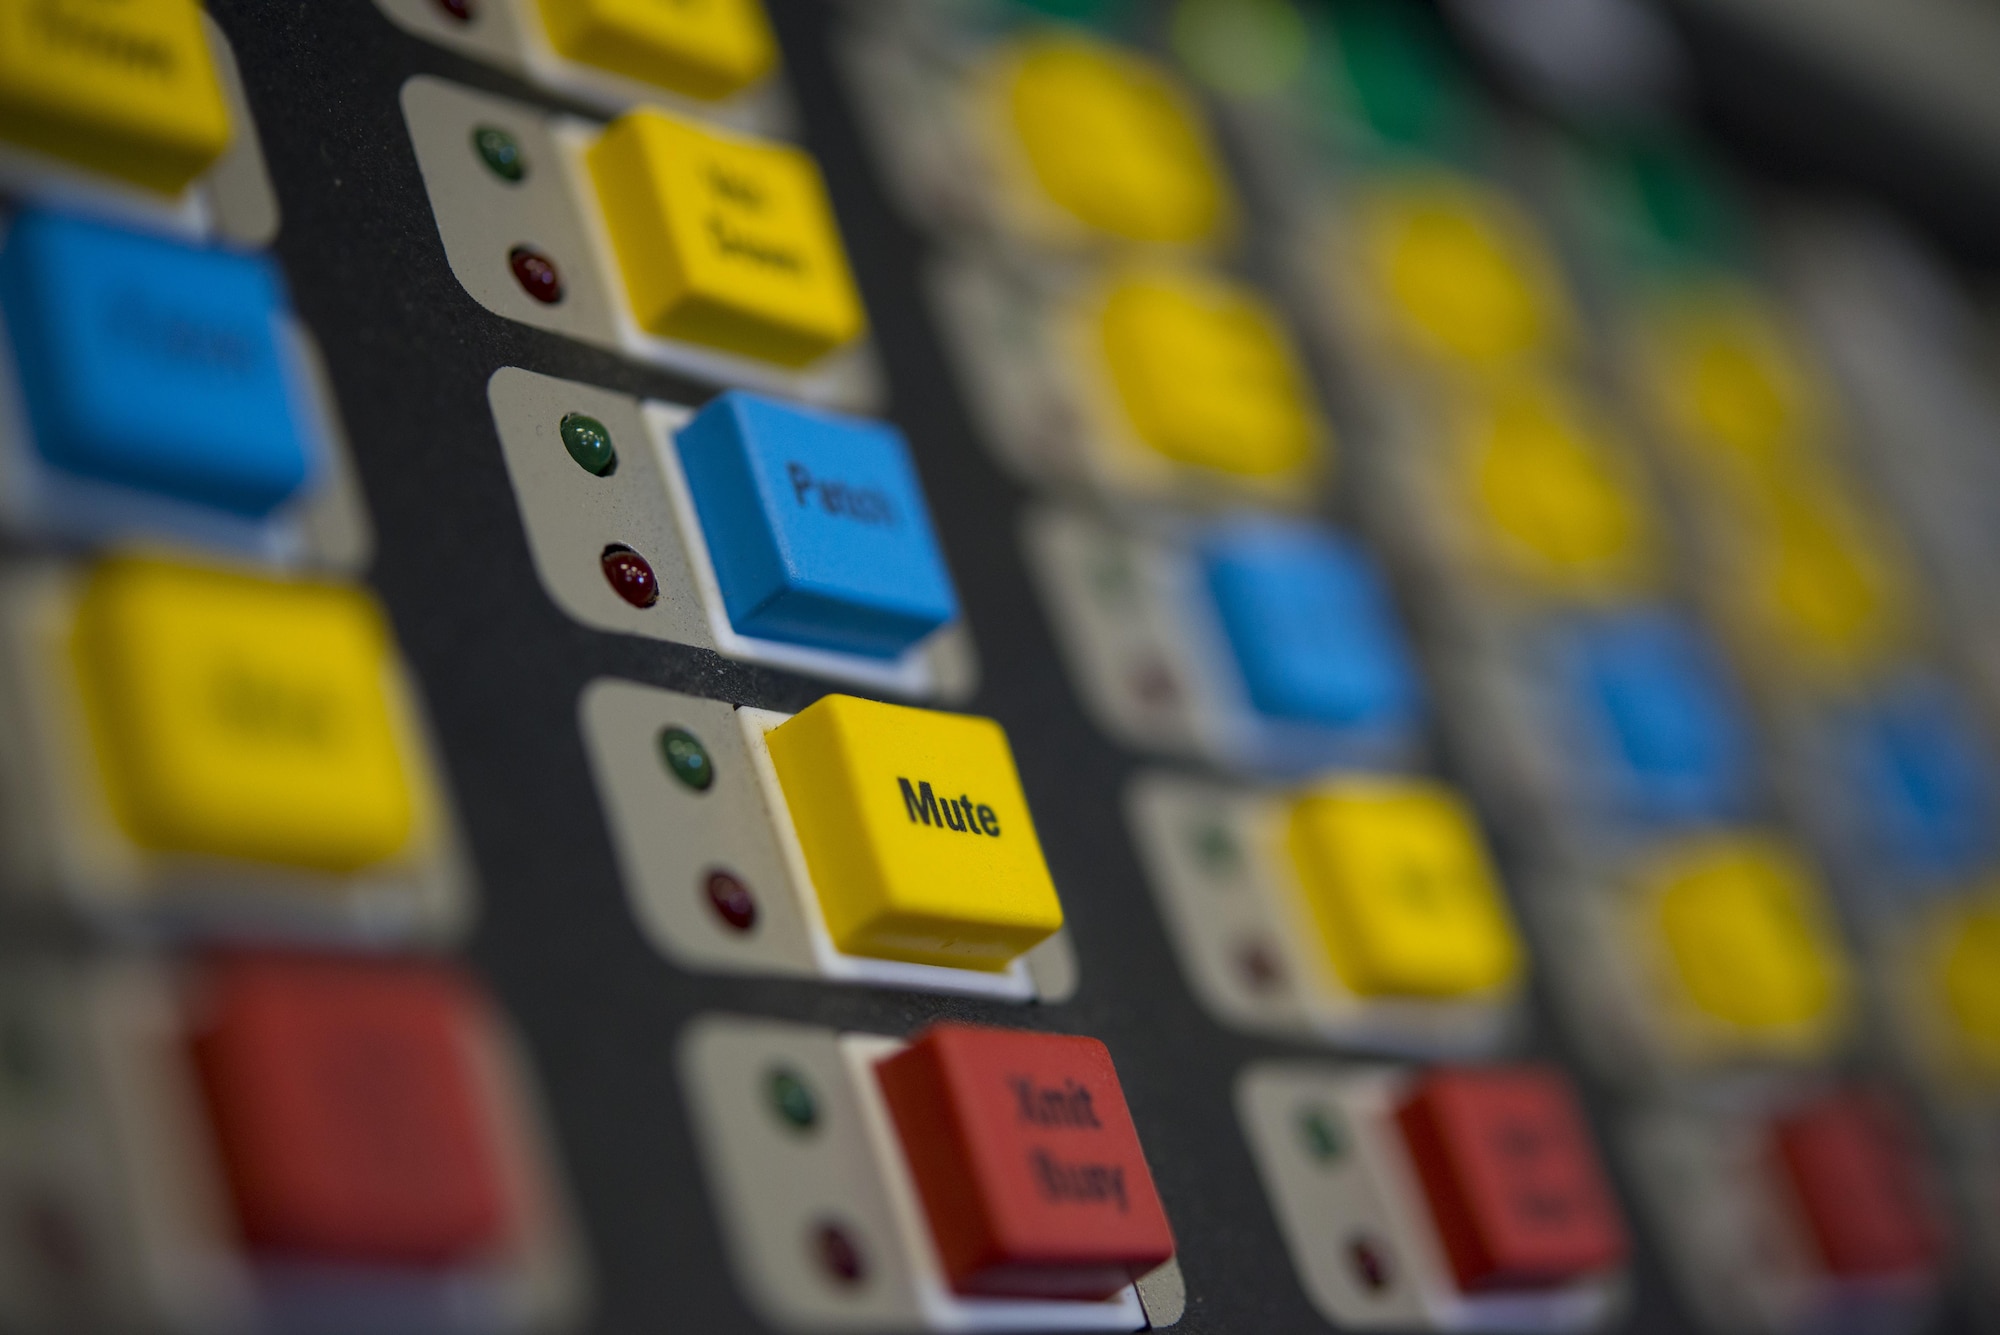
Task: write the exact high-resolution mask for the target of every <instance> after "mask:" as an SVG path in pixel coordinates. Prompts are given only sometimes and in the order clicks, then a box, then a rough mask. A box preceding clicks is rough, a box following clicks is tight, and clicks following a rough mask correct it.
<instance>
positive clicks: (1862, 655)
mask: <svg viewBox="0 0 2000 1335" xmlns="http://www.w3.org/2000/svg"><path fill="white" fill-rule="evenodd" d="M1816 471H1817V470H1815V469H1807V470H1804V471H1803V472H1801V473H1798V474H1795V475H1794V476H1793V479H1792V481H1791V483H1790V484H1789V486H1787V487H1785V488H1783V489H1781V490H1773V491H1772V492H1771V493H1770V494H1768V495H1767V496H1765V497H1763V498H1762V499H1761V501H1760V503H1759V504H1757V505H1754V506H1751V507H1749V509H1748V513H1747V514H1746V516H1745V519H1744V521H1743V522H1742V523H1741V525H1740V530H1741V535H1740V549H1741V551H1742V553H1743V557H1744V566H1745V568H1744V569H1743V570H1742V571H1741V572H1740V575H1739V577H1738V578H1737V579H1735V580H1734V581H1732V583H1731V586H1730V587H1731V589H1732V591H1733V593H1734V594H1735V596H1736V597H1737V599H1738V600H1739V601H1740V603H1741V604H1742V607H1743V611H1744V613H1745V615H1746V617H1747V619H1748V622H1749V624H1747V625H1746V626H1745V627H1744V628H1743V629H1744V632H1745V634H1746V635H1747V637H1748V638H1749V641H1750V648H1751V650H1752V652H1753V653H1761V654H1763V655H1765V656H1767V657H1770V658H1771V659H1772V661H1773V664H1774V666H1778V667H1782V668H1786V669H1791V670H1796V669H1800V668H1803V669H1805V670H1806V671H1808V672H1812V673H1816V674H1825V675H1829V676H1835V677H1839V676H1844V675H1848V674H1852V673H1854V672H1858V671H1861V670H1864V669H1866V668H1868V667H1870V666H1872V665H1874V664H1877V663H1880V662H1881V661H1883V660H1884V659H1885V658H1887V657H1888V656H1889V655H1890V654H1891V653H1892V652H1893V651H1894V650H1895V649H1896V648H1898V647H1899V645H1900V644H1901V642H1902V638H1903V636H1904V634H1905V632H1906V631H1907V630H1908V628H1909V617H1910V610H1911V608H1912V607H1913V606H1914V605H1915V602H1916V595H1915V593H1914V591H1913V590H1912V589H1911V588H1910V587H1909V585H1908V583H1907V581H1906V580H1905V579H1904V578H1903V576H1902V573H1901V565H1900V563H1899V562H1898V561H1897V560H1896V557H1895V554H1894V549H1893V548H1892V547H1891V546H1890V544H1889V539H1888V535H1887V533H1886V532H1885V531H1884V529H1883V527H1882V526H1881V525H1880V524H1879V523H1878V522H1877V521H1875V519H1874V518H1873V516H1871V515H1870V514H1869V513H1867V511H1866V510H1865V509H1864V508H1863V507H1862V506H1861V505H1859V504H1858V503H1857V502H1856V501H1855V500H1854V499H1852V498H1851V497H1849V496H1847V495H1846V494H1844V488H1842V487H1841V486H1840V485H1838V484H1831V485H1829V484H1823V483H1820V482H1817V481H1815V480H1814V477H1813V474H1814V473H1815V472H1816Z"/></svg>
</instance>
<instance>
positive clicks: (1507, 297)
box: [1358, 175, 1569, 364]
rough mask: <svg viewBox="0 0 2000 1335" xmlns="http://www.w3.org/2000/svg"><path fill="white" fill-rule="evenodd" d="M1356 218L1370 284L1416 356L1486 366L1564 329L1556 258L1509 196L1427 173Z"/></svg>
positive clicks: (1538, 347) (1534, 348)
mask: <svg viewBox="0 0 2000 1335" xmlns="http://www.w3.org/2000/svg"><path fill="white" fill-rule="evenodd" d="M1358 224H1359V241H1360V258H1361V261H1362V264H1363V266H1364V268H1365V278H1366V281H1367V282H1368V283H1369V284H1370V286H1372V287H1373V288H1374V290H1375V291H1376V292H1377V293H1379V294H1380V297H1381V300H1382V304H1383V308H1384V314H1385V315H1386V316H1387V318H1388V322H1389V324H1390V325H1391V327H1392V329H1393V331H1394V333H1395V334H1396V336H1397V337H1398V338H1399V339H1400V341H1401V342H1403V343H1404V344H1405V345H1406V346H1408V347H1409V348H1410V349H1411V350H1412V351H1414V352H1416V353H1418V354H1419V355H1421V356H1425V357H1435V358H1439V359H1442V360H1445V361H1454V362H1470V363H1474V364H1488V363H1492V362H1496V361H1502V360H1507V359H1511V358H1519V357H1522V356H1525V355H1528V354H1532V353H1537V352H1541V351H1544V350H1546V349H1548V348H1549V347H1550V346H1552V345H1553V344H1555V343H1557V342H1558V341H1559V340H1561V339H1563V338H1565V337H1566V336H1567V334H1568V332H1569V313H1568V308H1567V306H1566V305H1565V304H1564V300H1563V297H1562V295H1561V288H1560V283H1559V280H1558V279H1557V276H1556V268H1555V263H1554V261H1553V260H1552V259H1550V257H1549V254H1548V251H1547V249H1546V248H1545V247H1544V245H1543V244H1542V239H1541V236H1540V234H1539V233H1538V232H1537V231H1536V229H1535V227H1534V225H1533V224H1532V223H1531V222H1530V221H1529V220H1528V219H1527V217H1526V216H1525V215H1523V214H1522V213H1521V211H1520V210H1519V209H1518V208H1517V207H1515V205H1514V204H1513V203H1512V202H1511V201H1509V200H1508V199H1506V198H1505V197H1503V196H1500V195H1497V194H1494V193H1492V192H1491V191H1488V190H1485V189H1483V188H1481V187H1478V186H1475V185H1472V184H1470V183H1468V182H1463V181H1460V180H1457V179H1455V178H1453V177H1448V176H1443V175H1437V176H1426V177H1421V178H1417V179H1413V180H1409V181H1405V182H1401V183H1399V184H1397V185H1394V186H1390V187H1385V188H1383V189H1381V190H1378V191H1377V192H1375V194H1374V195H1373V196H1372V197H1371V198H1369V199H1368V200H1367V201H1366V203H1365V204H1364V206H1363V208H1362V210H1361V213H1360V216H1359V219H1358Z"/></svg>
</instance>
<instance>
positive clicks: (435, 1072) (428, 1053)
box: [194, 952, 510, 1266]
mask: <svg viewBox="0 0 2000 1335" xmlns="http://www.w3.org/2000/svg"><path fill="white" fill-rule="evenodd" d="M205 982H206V990H205V992H204V993H203V994H202V997H201V1003H202V1010H201V1011H200V1014H199V1021H198V1023H197V1025H196V1033H195V1036H194V1056H195V1063H196V1067H197V1070H198V1071H199V1073H200V1076H201V1082H202V1085H203V1088H204V1090H205V1091H206V1094H207V1098H208V1106H209V1111H210V1115H211V1116H212V1118H213V1119H214V1124H215V1132H216V1139H217V1142H218V1144H219V1145H220V1148H221V1153H222V1158H223V1164H224V1168H225V1171H226V1173H227V1176H228V1180H229V1186H230V1189H231V1192H232V1194H233V1196H234V1198H235V1203H236V1210H237V1217H238V1220H239V1223H240V1225H241V1228H242V1232H243V1237H244V1240H245V1242H246V1243H248V1244H249V1245H250V1247H252V1248H253V1249H255V1250H258V1251H264V1252H272V1253H283V1254H287V1255H294V1256H303V1257H311V1258H314V1259H321V1260H330V1261H349V1262H362V1263H376V1264H405V1265H420V1266H421V1265H438V1264H442V1263H447V1262H450V1261H453V1260H456V1259H458V1258H461V1257H465V1256H468V1255H471V1254H475V1253H478V1252H480V1251H483V1250H487V1249H490V1248H492V1247H494V1246H495V1245H497V1244H498V1243H500V1242H501V1241H503V1240H504V1238H505V1237H506V1235H507V1232H508V1226H509V1223H510V1221H509V1218H508V1209H507V1203H506V1202H507V1196H506V1192H505V1189H504V1187H503V1185H502V1170H501V1166H500V1161H499V1150H498V1144H497V1137H496V1135H495V1133H494V1129H493V1125H492V1123H491V1121H490V1120H489V1117H488V1112H487V1109H486V1107H485V1101H484V1098H483V1096H482V1091H481V1089H480V1084H479V1080H478V1078H477V1075H476V1072H475V1067H474V1064H473V1063H474V1057H473V1054H472V1050H471V1045H472V1042H473V1041H474V1034H475V1032H476V1031H475V1029H474V1026H475V1025H476V1024H477V1023H479V1022H480V1020H481V1018H482V1017H481V1009H482V1007H483V1005H484V1003H483V1001H482V1000H481V998H480V997H479V996H478V995H477V994H476V993H475V992H474V991H473V989H472V986H471V985H470V984H469V983H468V982H467V981H466V980H465V979H463V978H462V977H460V976H459V975H458V974H457V973H455V972H453V971H451V970H449V969H446V968H443V967H440V966H437V965H434V964H430V963H425V962H412V961H384V960H373V959H369V960H363V959H350V958H334V957H326V956H316V955H305V954H290V953H275V952H273V953H262V952H260V953H246V954H231V955H226V956H222V957H220V958H218V959H217V960H215V961H214V962H213V964H212V966H211V968H210V969H209V970H208V972H207V974H206V976H205Z"/></svg>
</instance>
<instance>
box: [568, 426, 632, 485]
mask: <svg viewBox="0 0 2000 1335" xmlns="http://www.w3.org/2000/svg"><path fill="white" fill-rule="evenodd" d="M559 430H560V433H561V435H562V443H563V448H564V449H566V450H568V451H569V457H570V458H572V459H574V460H576V462H577V466H578V467H580V468H582V469H583V471H584V472H586V473H594V474H596V475H597V476H598V477H610V476H611V475H612V474H613V473H615V472H617V471H618V450H617V448H616V447H615V446H613V445H612V443H611V433H610V432H609V431H607V430H605V429H604V423H602V422H600V421H598V420H597V419H596V418H595V417H588V416H585V415H584V414H583V413H571V414H570V415H569V416H567V417H565V418H563V420H562V426H561V427H560V428H559Z"/></svg>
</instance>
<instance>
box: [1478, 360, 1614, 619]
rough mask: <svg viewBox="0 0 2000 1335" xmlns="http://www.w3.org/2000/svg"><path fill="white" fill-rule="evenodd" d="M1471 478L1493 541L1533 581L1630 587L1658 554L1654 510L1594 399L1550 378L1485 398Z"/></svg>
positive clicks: (1586, 587) (1583, 589) (1579, 587)
mask: <svg viewBox="0 0 2000 1335" xmlns="http://www.w3.org/2000/svg"><path fill="white" fill-rule="evenodd" d="M1467 453H1468V456H1469V462H1470V472H1471V480H1472V485H1473V490H1474V494H1475V496H1476V498H1477V501H1478V507H1479V512H1480V513H1482V514H1483V515H1484V517H1485V521H1486V523H1487V525H1488V527H1489V528H1490V530H1491V533H1492V537H1493V540H1494V542H1493V545H1494V546H1495V547H1496V548H1497V549H1498V551H1499V552H1500V553H1501V554H1502V555H1503V557H1504V559H1506V560H1507V562H1508V563H1509V564H1510V565H1512V566H1513V567H1515V569H1516V570H1517V571H1518V572H1519V573H1520V574H1521V575H1523V576H1524V577H1526V578H1527V579H1529V580H1531V581H1533V582H1535V583H1538V584H1541V585H1543V586H1546V587H1549V588H1553V589H1557V590H1560V591H1563V592H1568V593H1589V592H1594V591H1603V590H1608V589H1618V588H1623V587H1627V586H1629V585H1630V584H1631V583H1632V581H1633V579H1634V578H1635V577H1636V576H1638V575H1639V574H1641V573H1643V571H1644V569H1645V568H1646V566H1647V564H1648V562H1649V559H1650V557H1651V555H1652V540H1653V525H1652V516H1651V514H1650V512H1649V511H1648V509H1647V507H1646V505H1645V503H1644V501H1643V499H1642V498H1641V497H1640V495H1639V494H1638V492H1637V490H1636V488H1635V479H1634V478H1633V477H1632V476H1631V472H1630V470H1629V468H1627V467H1626V466H1625V465H1624V461H1623V459H1622V458H1621V457H1620V456H1619V455H1618V454H1617V453H1616V452H1615V447H1614V446H1613V445H1612V444H1611V442H1610V440H1609V439H1608V438H1607V436H1606V435H1605V434H1604V433H1603V430H1602V428H1601V426H1600V425H1599V423H1598V422H1596V421H1595V420H1594V419H1593V417H1592V415H1591V414H1590V412H1589V411H1588V409H1587V408H1586V407H1585V405H1584V404H1583V403H1582V402H1580V401H1579V400H1578V399H1577V398H1576V396H1575V395H1573V394H1571V393H1570V392H1569V391H1567V390H1566V389H1563V388H1561V387H1560V386H1558V385H1556V384H1554V383H1551V382H1545V381H1536V380H1519V381H1510V382H1509V383H1508V384H1507V385H1506V386H1505V387H1503V388H1501V389H1499V390H1497V391H1495V392H1494V393H1493V394H1492V395H1491V396H1489V397H1486V398H1484V399H1482V400H1479V401H1478V402H1477V404H1476V406H1475V408H1474V411H1473V413H1472V414H1471V417H1470V420H1469V427H1468V431H1467Z"/></svg>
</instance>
